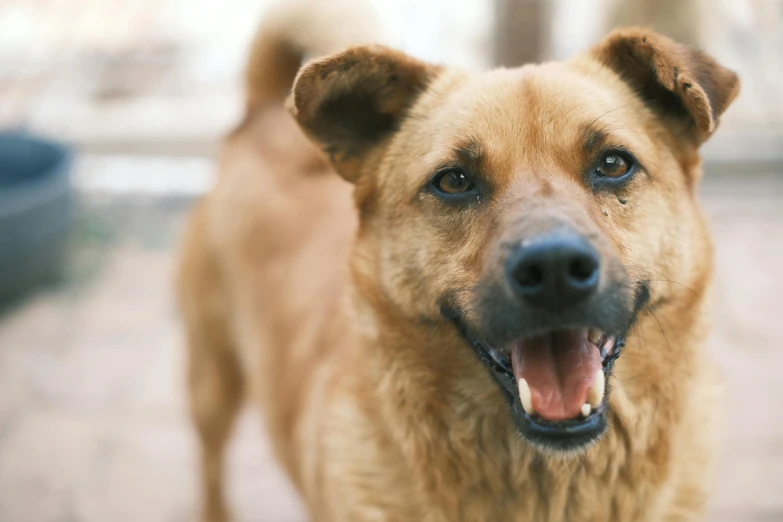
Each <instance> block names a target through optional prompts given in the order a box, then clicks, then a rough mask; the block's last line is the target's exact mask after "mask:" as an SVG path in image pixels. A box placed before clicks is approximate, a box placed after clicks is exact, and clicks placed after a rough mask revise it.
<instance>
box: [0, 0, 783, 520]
mask: <svg viewBox="0 0 783 522" xmlns="http://www.w3.org/2000/svg"><path fill="white" fill-rule="evenodd" d="M324 1H328V0H324ZM368 1H371V2H373V3H374V4H375V5H376V6H377V8H378V9H379V10H380V11H381V13H382V15H383V18H384V20H385V21H386V22H387V25H388V37H387V40H386V41H387V42H389V43H391V44H393V45H395V46H397V47H400V48H402V49H404V50H406V51H407V52H409V53H411V54H413V55H416V56H418V57H421V58H424V59H428V60H432V61H437V62H445V63H449V64H454V65H459V66H462V67H466V68H474V69H481V68H487V67H491V66H494V65H508V66H512V65H518V64H521V63H525V62H529V61H540V60H549V59H560V58H564V57H567V56H569V55H571V54H573V53H575V52H578V51H580V50H583V49H585V48H586V47H587V46H589V45H590V44H592V43H594V42H596V41H597V40H599V39H600V38H601V37H602V36H603V35H604V34H605V33H606V31H607V30H609V29H610V28H611V27H614V26H619V25H628V24H635V25H646V26H651V27H653V28H655V29H657V30H659V31H661V32H663V33H666V34H668V35H669V36H672V37H673V38H675V39H677V40H679V41H682V42H686V43H689V44H691V45H696V46H699V47H702V48H704V49H706V50H707V51H708V52H710V53H712V54H713V55H714V56H716V57H717V58H718V59H719V60H720V61H721V62H722V63H723V64H725V65H727V66H729V67H731V68H732V69H734V70H736V71H737V72H739V74H740V76H741V78H742V81H743V86H742V94H741V96H740V98H739V99H738V100H737V101H736V102H735V104H734V105H733V106H732V107H731V108H730V109H729V111H728V112H727V114H726V115H725V117H724V118H723V121H722V124H721V128H720V130H719V132H718V133H717V135H716V136H715V137H714V138H713V139H712V140H711V141H710V142H708V144H707V145H706V146H705V147H704V155H705V165H706V168H705V170H706V177H705V182H704V184H703V187H702V189H701V196H702V200H703V203H704V206H705V209H706V211H707V214H708V215H709V218H710V220H711V222H712V227H713V230H714V232H715V236H716V242H717V254H718V264H717V292H716V294H715V309H714V313H713V316H714V321H715V326H716V327H715V330H714V334H713V337H712V340H711V342H710V352H711V354H712V355H713V357H714V359H715V360H716V361H717V362H718V363H719V365H720V367H721V370H722V372H723V373H724V375H725V377H726V384H727V390H728V393H727V395H726V404H725V408H726V414H727V415H726V430H725V435H724V439H725V441H724V451H723V453H722V455H721V460H720V466H719V471H720V473H719V474H718V476H717V484H716V489H717V491H716V494H715V496H714V497H713V500H712V510H711V514H710V517H709V521H710V522H762V521H763V522H772V521H783V495H781V492H783V380H782V379H780V376H779V373H780V371H781V370H780V369H781V368H783V331H781V330H780V329H778V326H779V325H778V324H777V322H778V321H780V318H779V315H780V314H781V313H783V306H781V304H780V301H781V298H782V297H781V296H783V277H781V270H780V267H781V266H783V0H628V1H621V0H592V1H589V2H588V1H586V0H551V1H546V0H494V1H493V0H368ZM269 4H270V2H269V1H267V0H233V1H230V2H221V1H218V0H187V1H185V0H154V1H153V0H134V1H132V2H129V1H126V0H1V1H0V303H2V304H0V522H28V521H29V522H39V521H40V522H60V521H63V522H66V521H67V522H93V521H95V522H97V521H106V520H111V521H113V522H125V521H128V522H139V521H144V522H157V521H165V522H178V521H191V520H195V511H196V506H197V501H196V498H197V494H198V493H197V491H196V475H195V473H196V465H195V464H196V454H195V445H194V440H193V436H192V433H191V431H190V427H189V424H188V421H187V416H186V412H185V407H184V406H185V402H184V394H183V373H184V372H183V364H184V363H183V350H182V334H181V331H180V327H179V324H178V320H177V315H176V311H175V309H174V306H173V297H172V275H173V265H174V259H175V252H176V246H177V241H178V237H179V233H180V231H181V229H182V225H183V222H184V219H185V217H186V215H187V212H188V209H189V208H190V207H191V205H192V204H193V202H194V201H195V200H196V199H197V198H198V197H199V195H200V194H202V193H203V192H205V191H206V190H208V189H209V187H210V185H211V183H212V180H213V177H214V170H213V156H214V154H215V152H216V150H217V149H218V147H219V143H220V137H221V136H222V135H223V134H224V133H225V132H226V131H227V130H229V129H230V128H231V126H232V125H233V124H235V123H236V122H237V121H238V119H239V117H240V107H241V100H242V98H241V91H240V81H239V80H240V75H241V69H242V66H243V63H244V59H245V55H246V46H247V44H248V42H249V40H250V37H251V35H252V33H253V30H254V29H255V27H256V25H257V21H258V20H259V19H260V17H261V16H263V14H264V12H265V10H267V9H268V8H269ZM32 137H35V138H36V139H35V140H32V141H31V139H32ZM39 138H42V139H44V140H45V141H37V139H39ZM49 140H53V143H52V142H50V141H49ZM57 144H66V145H65V146H63V147H61V146H59V145H57ZM672 341H673V342H676V340H672ZM228 464H229V465H228V474H229V477H230V478H229V487H230V495H229V496H230V499H231V501H232V505H233V506H234V507H235V512H236V515H237V518H238V520H239V521H263V522H300V521H302V522H303V521H305V520H306V518H305V515H304V512H303V510H302V509H301V507H300V504H299V501H298V500H297V498H296V496H295V494H294V492H293V491H292V490H291V488H290V487H289V486H288V484H287V482H286V481H285V478H284V477H283V475H282V474H281V472H280V471H279V469H278V468H277V466H276V465H275V464H274V462H273V460H272V457H271V454H270V452H269V448H268V447H267V445H266V443H265V441H264V435H263V429H262V426H260V424H259V421H258V420H257V418H256V417H255V416H253V415H251V414H247V415H245V416H244V417H243V419H242V421H241V422H240V424H239V426H238V428H237V437H236V439H235V441H234V442H233V444H232V445H231V450H230V458H229V463H228Z"/></svg>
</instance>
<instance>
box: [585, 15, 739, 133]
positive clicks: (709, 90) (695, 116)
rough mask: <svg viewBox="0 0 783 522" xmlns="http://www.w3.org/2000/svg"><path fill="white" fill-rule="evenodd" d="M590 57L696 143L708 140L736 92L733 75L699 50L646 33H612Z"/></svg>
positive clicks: (641, 31)
mask: <svg viewBox="0 0 783 522" xmlns="http://www.w3.org/2000/svg"><path fill="white" fill-rule="evenodd" d="M591 53H592V55H593V56H594V57H595V58H597V59H598V60H599V61H600V62H601V63H603V64H604V65H606V66H608V67H610V68H611V69H613V70H614V71H615V72H617V73H618V74H619V75H620V76H621V77H622V78H623V80H624V81H626V82H627V83H628V84H630V85H631V87H632V88H633V89H634V90H635V91H636V92H637V93H638V95H639V96H641V97H642V98H643V99H644V100H645V102H646V103H647V104H648V106H650V107H651V108H652V109H653V110H655V111H656V112H658V113H659V114H662V115H663V116H665V117H668V118H674V121H678V120H679V121H684V122H686V123H687V125H686V127H685V128H687V129H688V131H689V132H691V133H692V135H693V137H694V138H695V140H696V142H697V143H701V142H703V141H704V140H706V139H707V138H709V136H710V135H711V134H712V132H713V131H714V130H715V128H716V126H717V124H718V119H719V117H720V115H721V114H723V112H724V111H725V110H726V109H727V108H728V106H729V105H730V104H731V102H732V101H734V98H736V97H737V94H738V93H739V86H740V82H739V78H737V75H736V74H734V73H733V72H732V71H730V70H729V69H726V68H725V67H723V66H721V65H720V64H718V63H717V62H716V61H715V60H713V59H712V58H711V57H710V56H708V55H706V54H704V53H703V52H701V51H699V50H696V49H691V48H689V47H686V46H684V45H680V44H678V43H676V42H674V41H672V40H670V39H669V38H667V37H665V36H661V35H659V34H656V33H654V32H652V31H649V30H645V29H639V28H629V29H621V30H618V31H615V32H613V33H612V34H610V35H609V36H608V37H607V38H606V39H605V40H604V41H603V42H601V43H600V44H598V45H597V46H596V47H595V48H593V49H592V51H591Z"/></svg>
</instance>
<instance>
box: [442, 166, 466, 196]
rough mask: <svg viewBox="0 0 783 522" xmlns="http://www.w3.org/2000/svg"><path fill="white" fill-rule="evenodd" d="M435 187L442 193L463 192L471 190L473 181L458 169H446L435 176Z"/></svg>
mask: <svg viewBox="0 0 783 522" xmlns="http://www.w3.org/2000/svg"><path fill="white" fill-rule="evenodd" d="M433 184H434V185H435V188H437V189H438V190H439V191H440V192H443V193H444V194H464V193H465V192H468V191H470V190H473V188H474V185H473V182H472V181H471V180H470V179H468V177H467V176H465V174H463V173H462V172H460V171H458V170H447V171H446V172H443V173H442V174H440V175H438V177H436V178H435V180H434V183H433Z"/></svg>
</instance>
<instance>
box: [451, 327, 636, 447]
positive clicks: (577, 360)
mask: <svg viewBox="0 0 783 522" xmlns="http://www.w3.org/2000/svg"><path fill="white" fill-rule="evenodd" d="M455 323H456V324H457V326H458V328H459V329H460V331H461V332H462V334H463V336H464V337H466V339H467V340H468V341H469V342H470V344H471V346H472V347H473V349H474V350H475V351H476V353H477V355H478V356H479V359H480V360H481V361H482V362H483V363H484V365H485V366H487V367H488V369H489V370H490V372H491V374H492V375H493V377H494V378H495V380H496V381H498V383H499V384H500V386H501V389H502V390H504V392H505V394H506V396H507V399H508V400H509V403H510V404H511V410H512V416H513V418H514V421H515V424H516V427H517V429H518V431H519V432H520V434H521V435H522V436H523V437H524V438H525V439H527V440H528V441H529V442H531V443H532V444H534V445H537V446H540V447H542V448H544V449H547V450H554V451H560V452H572V451H578V450H581V449H583V448H585V447H586V446H588V445H589V444H591V443H593V442H595V441H597V440H598V438H600V436H601V435H602V434H603V432H604V430H605V429H606V426H607V420H606V418H607V411H608V404H607V395H608V388H607V384H608V383H607V381H608V377H609V375H610V374H611V369H612V366H613V364H614V361H615V360H616V359H617V357H619V355H620V352H621V350H622V348H623V347H624V345H625V341H624V339H623V338H622V336H619V335H612V334H607V333H604V332H602V331H601V330H599V329H597V328H573V329H563V330H553V331H550V332H547V333H543V334H539V335H535V336H528V337H522V338H519V339H515V340H513V341H511V342H508V343H506V344H505V345H503V346H492V345H489V344H487V343H485V342H482V341H478V340H477V339H476V338H475V337H472V336H471V335H470V334H469V333H468V330H467V329H466V328H464V325H463V324H462V323H461V321H460V320H459V319H456V320H455Z"/></svg>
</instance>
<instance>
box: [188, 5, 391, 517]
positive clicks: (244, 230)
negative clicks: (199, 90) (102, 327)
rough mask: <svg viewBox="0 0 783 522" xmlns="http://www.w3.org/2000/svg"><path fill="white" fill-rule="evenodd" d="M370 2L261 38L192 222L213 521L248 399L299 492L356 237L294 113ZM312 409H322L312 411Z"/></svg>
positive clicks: (203, 432) (339, 187)
mask: <svg viewBox="0 0 783 522" xmlns="http://www.w3.org/2000/svg"><path fill="white" fill-rule="evenodd" d="M378 34H379V30H378V23H377V21H376V20H375V18H374V17H373V14H372V13H371V12H369V11H368V10H367V8H366V5H365V4H364V3H363V2H354V1H345V0H341V1H339V2H308V1H294V2H287V3H282V4H281V5H280V6H279V7H278V9H275V10H273V13H272V14H271V15H270V16H268V17H266V18H265V20H264V23H263V24H262V27H261V28H260V30H259V32H258V36H257V37H256V39H255V41H254V43H253V46H252V48H251V53H250V56H249V62H248V66H247V72H246V92H247V95H246V96H247V97H246V114H245V117H244V120H243V122H242V123H241V124H240V125H239V126H238V128H237V129H236V130H235V131H234V132H232V133H231V134H230V135H229V136H228V137H227V139H226V140H225V142H224V145H223V150H222V151H221V155H220V162H219V171H220V172H219V177H218V182H217V186H216V187H215V188H214V189H213V190H212V192H211V193H210V194H209V195H208V196H206V197H205V198H204V200H203V201H201V202H200V203H199V204H198V206H197V208H196V209H195V211H194V212H193V215H192V217H191V219H190V222H189V226H188V229H187V232H186V237H185V241H184V243H183V245H184V246H183V251H182V256H181V258H182V262H181V265H180V269H179V277H178V285H177V286H178V298H179V305H180V310H181V313H182V316H183V319H184V321H185V324H186V330H187V335H188V339H187V344H188V352H189V353H188V360H189V368H188V382H189V387H190V396H191V413H192V416H193V419H194V421H195V424H196V427H197V431H198V434H199V437H200V439H201V442H202V447H203V449H204V451H203V463H202V465H203V476H204V484H203V488H204V494H205V497H206V498H205V514H204V519H205V520H210V521H221V520H225V519H226V514H225V507H224V503H223V500H222V493H221V483H220V482H221V479H220V466H221V464H220V462H221V459H222V452H223V448H224V446H225V442H226V440H227V438H228V435H229V432H230V430H231V425H232V422H233V420H234V418H235V415H236V413H237V410H238V409H239V407H240V405H241V403H242V402H243V399H244V398H245V396H249V397H250V398H251V400H252V402H253V403H254V404H258V403H259V402H260V404H261V405H262V410H263V413H264V415H265V416H266V418H267V421H268V422H267V424H268V427H269V428H270V429H271V430H272V442H273V444H274V446H275V450H276V453H277V454H278V456H279V457H280V458H281V459H282V460H283V463H284V464H285V465H286V467H287V468H288V470H289V472H290V473H291V474H292V475H294V480H295V481H297V482H299V484H298V485H299V486H300V487H305V485H304V484H303V483H302V481H305V480H306V478H305V477H299V476H297V475H298V473H297V471H296V470H297V469H300V466H299V465H298V462H297V459H299V458H301V457H302V456H301V455H298V454H295V452H294V451H293V450H292V447H291V444H292V442H293V438H295V432H296V429H297V423H300V422H304V423H306V422H308V419H307V418H306V417H303V416H302V411H303V410H304V409H305V408H304V405H305V404H306V403H307V402H308V401H313V400H319V394H320V391H319V390H323V386H316V385H314V386H309V387H303V386H300V385H299V383H301V382H303V381H316V380H318V379H322V378H323V376H322V374H319V373H318V372H319V368H325V367H327V366H328V365H325V364H323V363H324V359H326V358H328V357H330V355H331V353H332V352H333V351H334V350H339V349H341V348H348V347H347V346H346V345H345V343H344V342H343V343H339V344H338V343H330V342H328V339H330V338H334V337H336V336H340V337H341V338H342V339H345V335H344V333H343V332H341V330H342V329H343V327H342V324H343V323H342V320H341V317H340V316H339V315H338V314H336V313H335V311H336V310H337V309H338V308H337V306H336V305H337V302H338V301H339V300H340V299H341V298H342V294H343V292H344V289H345V285H344V283H345V280H346V276H347V266H346V265H347V259H348V249H349V246H350V241H351V239H352V236H353V234H354V231H355V229H356V217H355V213H354V212H353V205H352V202H351V187H350V185H349V184H347V183H345V182H344V181H343V180H342V179H340V178H339V177H338V176H336V175H329V174H330V172H331V168H330V167H329V166H328V163H327V162H326V161H325V159H324V157H323V155H322V153H321V152H320V151H318V150H317V148H316V147H315V146H314V145H313V144H312V143H311V142H310V141H309V140H308V139H307V138H306V137H305V136H304V135H303V133H302V132H301V130H300V129H299V128H298V126H297V125H296V123H295V122H294V120H293V119H292V118H291V116H290V115H289V114H288V112H287V111H286V109H285V106H284V105H285V99H286V97H287V95H288V92H289V90H290V87H291V85H292V83H293V80H294V77H295V74H296V72H297V70H298V69H299V66H300V64H301V62H302V61H303V60H304V59H306V58H310V57H315V56H318V55H321V54H324V53H327V52H332V51H336V50H339V49H340V48H342V47H345V46H348V45H351V44H359V43H366V42H368V41H372V40H373V39H375V38H376V37H377V36H378ZM310 409H311V410H312V406H311V408H310Z"/></svg>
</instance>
